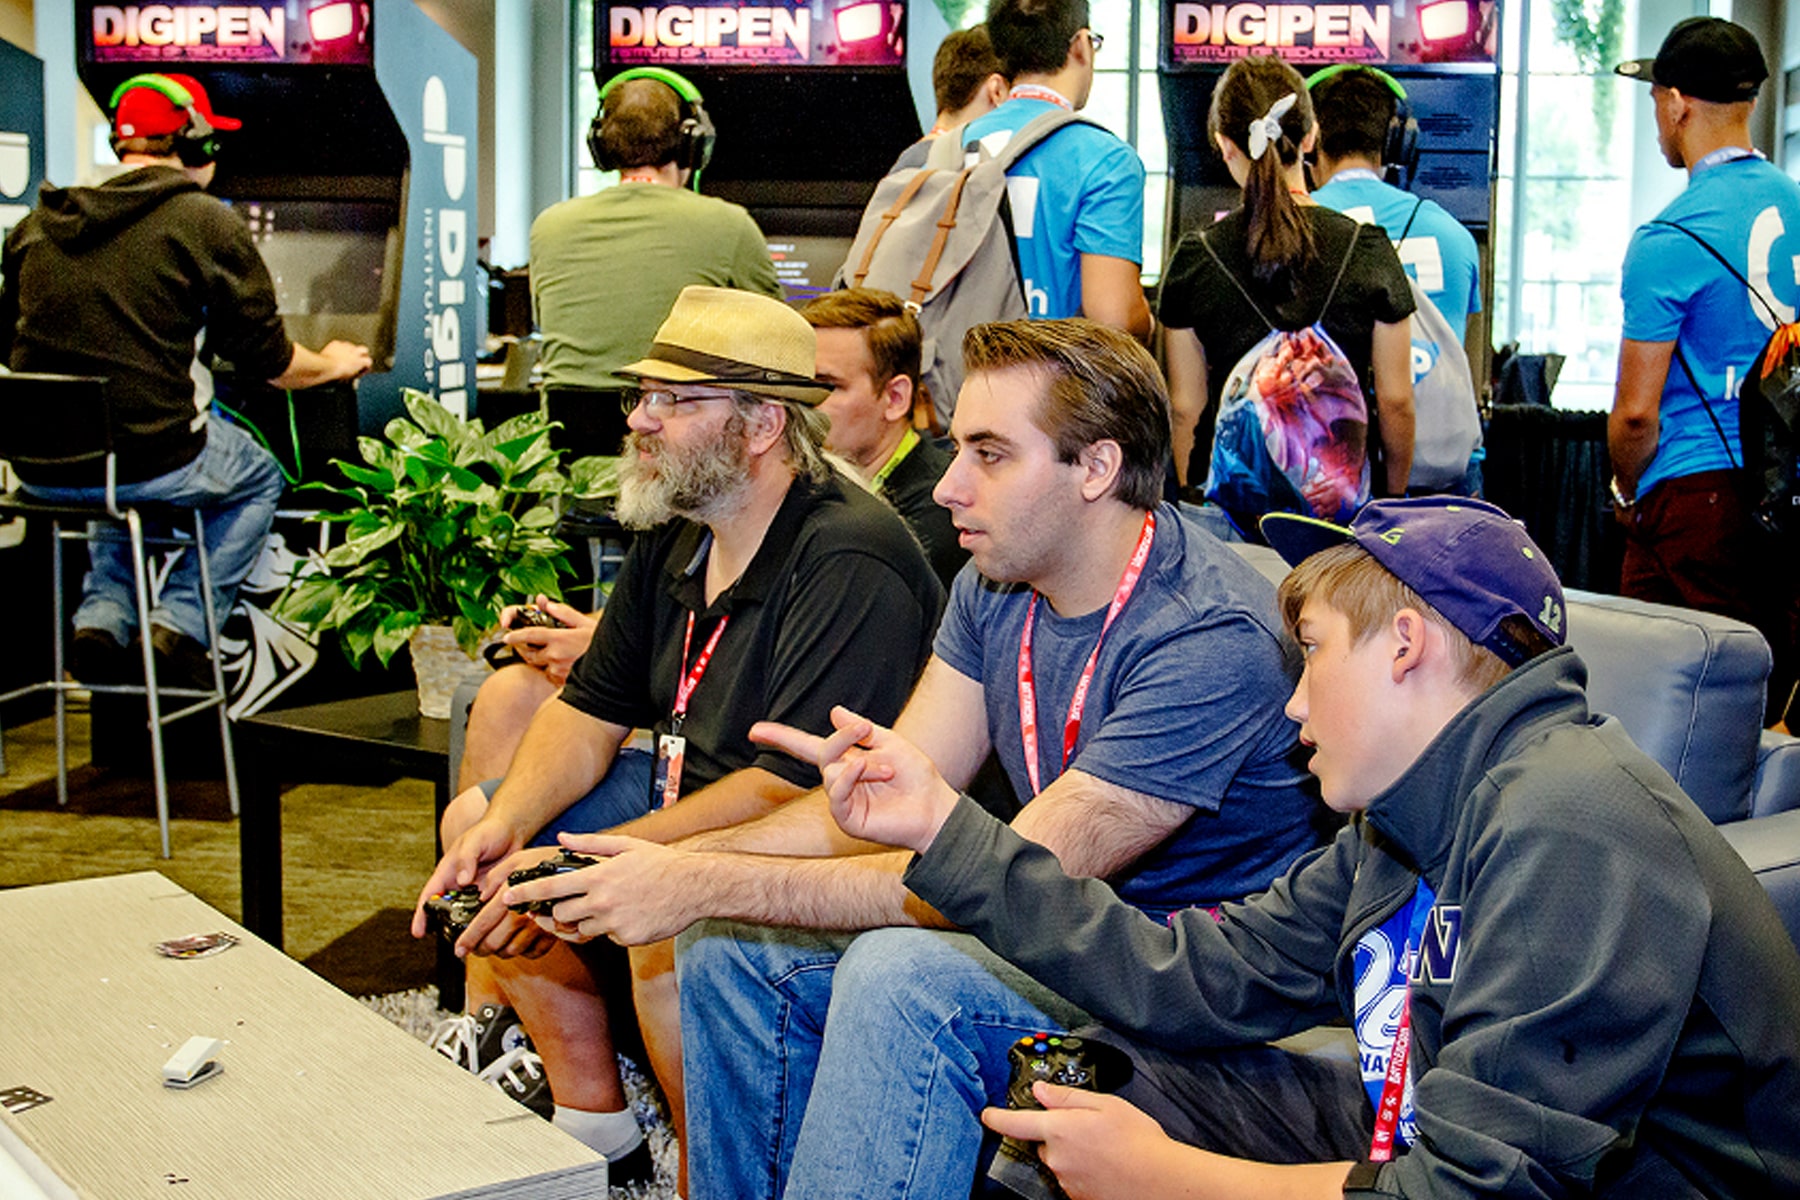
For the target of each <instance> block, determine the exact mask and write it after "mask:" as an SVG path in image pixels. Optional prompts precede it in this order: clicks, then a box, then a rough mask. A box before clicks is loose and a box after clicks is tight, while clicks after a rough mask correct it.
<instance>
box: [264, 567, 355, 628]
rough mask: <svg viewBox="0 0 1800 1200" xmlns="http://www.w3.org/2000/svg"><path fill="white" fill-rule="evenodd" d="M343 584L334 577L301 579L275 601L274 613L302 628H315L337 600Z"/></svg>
mask: <svg viewBox="0 0 1800 1200" xmlns="http://www.w3.org/2000/svg"><path fill="white" fill-rule="evenodd" d="M343 586H344V585H343V584H342V583H340V582H338V581H337V580H335V579H327V578H321V577H319V576H316V575H315V576H312V577H310V578H306V579H301V580H299V581H298V582H296V583H295V584H294V585H293V586H292V587H290V588H289V589H288V591H287V592H286V593H284V594H283V595H282V597H281V599H280V600H278V601H277V602H276V604H275V615H276V616H277V617H280V618H281V619H282V620H284V621H292V622H293V623H294V624H296V625H299V626H301V627H303V628H306V629H316V628H318V623H319V621H320V619H321V618H323V617H324V616H325V614H326V613H328V612H330V611H331V608H332V605H334V604H335V603H336V602H337V598H338V594H339V592H340V591H341V590H342V589H343Z"/></svg>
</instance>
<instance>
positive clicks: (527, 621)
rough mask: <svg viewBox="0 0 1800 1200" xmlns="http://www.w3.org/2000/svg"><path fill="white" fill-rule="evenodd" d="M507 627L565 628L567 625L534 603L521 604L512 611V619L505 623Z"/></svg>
mask: <svg viewBox="0 0 1800 1200" xmlns="http://www.w3.org/2000/svg"><path fill="white" fill-rule="evenodd" d="M506 627H507V628H508V629H567V628H568V626H567V625H565V624H563V623H562V622H561V621H559V620H557V619H556V618H555V617H553V616H551V615H550V614H549V613H547V612H545V611H544V610H543V609H541V608H539V607H537V606H536V605H535V604H522V605H520V606H519V609H518V611H517V612H515V613H513V615H512V620H510V621H508V622H507V623H506Z"/></svg>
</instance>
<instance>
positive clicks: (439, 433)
mask: <svg viewBox="0 0 1800 1200" xmlns="http://www.w3.org/2000/svg"><path fill="white" fill-rule="evenodd" d="M400 397H401V399H402V400H404V401H405V402H406V411H407V412H409V413H411V414H412V419H413V420H415V421H417V422H418V423H419V428H421V429H423V430H424V431H425V432H426V433H428V434H430V435H431V436H432V437H440V438H443V439H444V440H445V441H446V442H455V441H457V440H458V439H459V438H461V437H463V436H464V434H465V429H464V426H463V422H462V421H461V420H460V419H459V418H458V417H457V415H456V414H455V413H453V412H451V411H450V410H449V409H447V408H445V407H444V406H443V405H442V404H439V403H438V402H437V401H436V400H433V399H432V398H431V397H430V396H427V395H426V394H425V393H424V392H420V391H415V390H414V389H412V388H402V389H401V390H400Z"/></svg>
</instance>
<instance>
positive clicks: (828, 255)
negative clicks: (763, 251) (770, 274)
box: [769, 235, 850, 305]
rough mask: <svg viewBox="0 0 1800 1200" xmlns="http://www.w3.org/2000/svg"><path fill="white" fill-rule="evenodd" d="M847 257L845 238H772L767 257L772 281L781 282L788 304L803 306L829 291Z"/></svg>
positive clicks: (848, 245)
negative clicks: (771, 266) (771, 264)
mask: <svg viewBox="0 0 1800 1200" xmlns="http://www.w3.org/2000/svg"><path fill="white" fill-rule="evenodd" d="M848 253H850V239H849V238H847V237H816V236H810V235H801V236H792V237H784V236H779V235H777V236H771V237H770V238H769V257H770V258H772V259H774V260H775V277H776V278H777V279H779V280H781V291H782V294H783V297H784V298H785V299H786V300H787V302H788V303H789V304H794V305H800V304H805V303H806V302H807V301H808V300H811V299H812V298H813V297H815V296H822V295H824V294H825V293H826V292H829V291H830V290H831V277H832V276H833V275H835V274H837V269H838V267H840V266H841V265H843V262H844V256H845V255H846V254H848Z"/></svg>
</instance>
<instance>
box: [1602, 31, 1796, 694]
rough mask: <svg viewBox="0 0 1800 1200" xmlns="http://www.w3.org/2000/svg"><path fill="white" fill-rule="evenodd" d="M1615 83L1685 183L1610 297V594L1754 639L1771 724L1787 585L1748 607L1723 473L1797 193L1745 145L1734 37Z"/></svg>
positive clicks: (1773, 303)
mask: <svg viewBox="0 0 1800 1200" xmlns="http://www.w3.org/2000/svg"><path fill="white" fill-rule="evenodd" d="M1618 71H1619V73H1620V74H1623V75H1627V76H1630V77H1632V78H1634V79H1641V80H1645V81H1647V82H1648V83H1649V84H1650V98H1651V103H1652V104H1653V105H1654V106H1655V111H1656V144H1657V146H1658V148H1659V149H1661V151H1662V155H1663V158H1664V159H1665V160H1667V162H1668V164H1669V165H1670V166H1671V167H1674V168H1676V169H1678V170H1685V171H1686V172H1687V173H1688V185H1687V188H1686V190H1685V191H1683V192H1682V193H1681V195H1679V196H1677V197H1676V198H1675V199H1674V200H1672V201H1670V202H1669V205H1668V207H1666V208H1664V209H1663V210H1662V212H1661V213H1659V214H1657V216H1656V219H1655V220H1653V221H1650V222H1649V223H1647V224H1645V225H1642V226H1640V227H1639V228H1638V230H1637V232H1636V233H1634V234H1633V235H1632V238H1631V246H1630V248H1629V249H1628V250H1627V251H1626V252H1625V267H1624V272H1623V275H1622V278H1621V280H1620V285H1619V291H1620V295H1621V297H1622V298H1623V300H1624V306H1625V323H1624V331H1623V332H1624V337H1623V340H1622V341H1621V342H1620V344H1619V382H1618V387H1617V390H1616V391H1615V392H1614V395H1613V408H1612V417H1611V419H1609V420H1608V422H1607V429H1606V433H1607V446H1608V448H1609V449H1610V451H1611V453H1612V467H1613V478H1612V499H1613V510H1614V515H1615V516H1616V517H1617V518H1618V520H1619V523H1620V524H1622V525H1623V526H1624V527H1625V562H1624V568H1623V570H1622V571H1621V573H1620V580H1619V590H1620V591H1621V592H1623V593H1624V594H1625V595H1627V596H1635V597H1637V598H1638V599H1640V600H1652V601H1655V602H1657V603H1660V604H1679V605H1683V606H1685V607H1688V608H1698V609H1703V610H1705V611H1707V612H1715V613H1720V614H1723V615H1724V616H1728V617H1736V618H1737V619H1739V620H1742V621H1751V622H1753V623H1755V624H1757V625H1759V626H1761V627H1762V628H1763V630H1764V634H1765V636H1767V637H1768V640H1769V643H1770V645H1771V647H1773V648H1774V650H1775V655H1776V659H1775V672H1774V673H1773V674H1772V675H1771V676H1770V703H1771V715H1774V714H1776V713H1778V712H1779V709H1780V706H1781V705H1782V703H1783V702H1785V701H1786V699H1787V693H1788V689H1789V687H1790V686H1791V685H1792V683H1793V678H1794V674H1795V664H1794V652H1793V638H1792V634H1791V631H1790V628H1789V627H1788V625H1787V623H1786V622H1785V621H1784V620H1782V619H1780V618H1778V617H1776V616H1775V615H1773V613H1772V612H1771V611H1770V610H1777V609H1778V610H1782V611H1785V609H1786V608H1787V607H1788V604H1789V603H1791V593H1792V588H1791V586H1789V585H1784V587H1783V589H1782V590H1783V591H1785V592H1787V593H1788V595H1785V596H1781V597H1778V598H1773V599H1765V598H1763V597H1759V596H1758V594H1757V591H1758V588H1757V580H1756V573H1757V571H1758V570H1760V569H1763V568H1764V567H1765V566H1766V565H1767V563H1766V556H1765V555H1764V554H1763V553H1762V552H1761V551H1760V549H1759V548H1758V546H1757V544H1756V542H1755V540H1754V534H1753V531H1752V529H1751V526H1750V517H1749V510H1748V507H1747V505H1746V503H1745V495H1744V491H1743V480H1742V478H1741V475H1740V471H1739V468H1741V467H1743V466H1744V465H1745V461H1744V448H1743V447H1741V446H1740V445H1739V444H1738V385H1739V383H1740V382H1741V381H1742V380H1743V378H1744V376H1745V374H1746V372H1747V371H1748V370H1749V369H1750V367H1751V364H1752V363H1753V362H1754V361H1755V359H1756V356H1757V355H1758V353H1760V352H1761V350H1762V347H1763V343H1764V342H1765V341H1767V339H1768V336H1769V334H1770V332H1771V331H1772V330H1773V329H1774V328H1775V325H1774V322H1775V320H1776V319H1777V318H1778V317H1779V319H1781V320H1786V319H1787V318H1788V317H1789V316H1791V315H1792V313H1793V305H1794V304H1796V303H1800V282H1797V281H1796V278H1795V271H1794V267H1793V261H1794V248H1793V246H1792V245H1791V242H1792V232H1793V231H1796V230H1800V186H1797V185H1796V184H1795V183H1794V181H1793V180H1791V179H1789V178H1787V176H1785V175H1783V174H1782V173H1781V172H1780V171H1778V170H1777V169H1775V167H1773V166H1771V165H1770V164H1769V163H1768V161H1767V160H1765V159H1764V158H1763V156H1762V155H1761V154H1759V153H1757V151H1756V150H1755V149H1754V148H1753V147H1752V146H1751V144H1750V114H1751V112H1752V111H1753V110H1754V109H1755V107H1756V97H1757V93H1758V92H1759V91H1760V90H1761V87H1762V82H1763V80H1764V79H1766V78H1767V77H1768V73H1769V72H1768V68H1767V66H1765V65H1764V62H1763V55H1762V50H1761V48H1760V47H1758V46H1757V44H1756V39H1755V38H1754V37H1752V36H1751V35H1750V32H1749V31H1748V30H1746V29H1744V28H1743V27H1742V26H1739V25H1734V24H1732V23H1731V22H1730V21H1724V20H1720V19H1718V18H1716V17H1693V18H1690V19H1689V20H1686V21H1682V22H1681V23H1680V24H1678V25H1676V26H1675V27H1674V28H1673V29H1671V30H1670V31H1669V34H1668V36H1667V37H1666V38H1664V39H1663V44H1662V47H1661V49H1659V50H1658V51H1657V53H1656V57H1655V58H1654V59H1640V60H1638V61H1635V62H1628V63H1625V64H1623V65H1621V66H1620V67H1619V68H1618ZM1779 230H1787V231H1789V233H1788V235H1787V236H1786V237H1785V238H1784V237H1783V235H1782V234H1780V233H1779V232H1777V231H1779ZM1784 246H1785V247H1787V248H1785V249H1783V247H1784ZM1715 255H1716V256H1717V257H1715ZM1721 258H1722V259H1723V261H1720V260H1721ZM1744 281H1747V282H1748V283H1749V284H1750V286H1749V287H1745V283H1744ZM1757 469H1760V464H1758V467H1757ZM1779 574H1780V576H1781V577H1782V578H1783V579H1788V578H1790V576H1788V574H1787V573H1786V572H1785V571H1783V572H1779Z"/></svg>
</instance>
